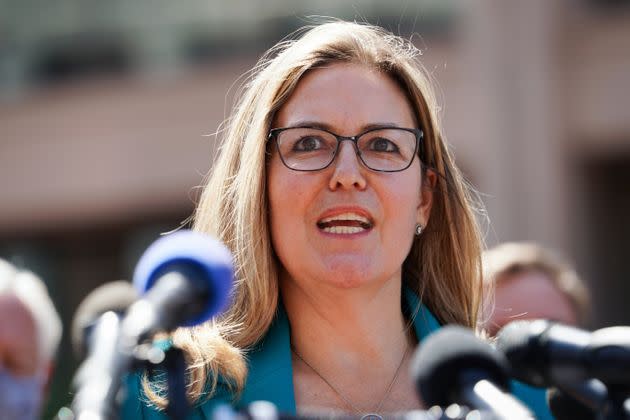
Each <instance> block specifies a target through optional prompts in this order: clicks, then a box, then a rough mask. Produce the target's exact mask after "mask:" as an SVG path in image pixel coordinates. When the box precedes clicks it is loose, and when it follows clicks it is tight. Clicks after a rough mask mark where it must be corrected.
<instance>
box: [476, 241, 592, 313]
mask: <svg viewBox="0 0 630 420" xmlns="http://www.w3.org/2000/svg"><path fill="white" fill-rule="evenodd" d="M482 260H483V273H484V274H483V277H484V283H485V285H486V287H487V288H488V290H490V289H491V288H496V287H497V285H498V284H499V283H500V282H501V281H505V280H506V279H507V278H508V276H511V275H515V274H520V273H523V272H528V271H540V272H541V273H543V274H545V275H546V276H547V277H548V278H549V280H550V281H551V283H552V284H553V286H554V287H555V288H556V289H558V290H559V291H560V292H561V293H562V294H563V295H565V296H566V297H567V298H568V299H569V301H570V302H571V306H572V307H573V309H574V311H575V314H576V315H577V320H578V322H579V323H580V324H584V323H586V321H587V319H588V317H589V315H590V312H591V303H590V296H589V292H588V289H587V288H586V285H585V284H584V282H583V281H582V280H581V279H580V277H579V276H578V274H577V272H576V271H575V269H574V268H573V267H572V266H571V265H570V264H569V263H568V262H567V261H566V260H564V259H563V258H561V257H560V256H559V255H558V254H557V253H555V252H553V251H551V250H549V249H546V248H544V247H542V246H540V245H537V244H535V243H533V242H506V243H503V244H500V245H497V246H496V247H494V248H491V249H488V250H487V251H485V252H484V253H483V257H482ZM486 303H488V304H490V305H491V304H492V302H491V300H490V299H488V301H487V302H486ZM491 311H492V308H488V309H487V312H488V313H491Z"/></svg>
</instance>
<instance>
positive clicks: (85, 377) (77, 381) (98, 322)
mask: <svg viewBox="0 0 630 420" xmlns="http://www.w3.org/2000/svg"><path fill="white" fill-rule="evenodd" d="M137 295H138V294H137V293H136V290H135V289H134V288H133V286H132V285H131V283H129V282H126V281H123V280H120V281H115V282H110V283H105V284H104V285H102V286H99V287H97V288H96V289H94V290H93V291H92V292H90V294H88V295H87V297H85V299H83V301H82V302H81V304H80V305H79V307H78V308H77V311H76V313H75V316H74V319H73V321H72V346H73V350H74V353H75V356H76V357H77V358H78V359H83V358H84V357H85V356H86V355H87V358H86V359H85V361H84V362H83V363H82V364H81V366H80V367H79V369H78V370H77V373H76V374H75V376H74V378H73V380H72V386H73V388H74V389H75V390H76V391H77V394H76V395H75V397H74V399H73V403H72V404H73V407H75V409H76V410H78V411H77V412H80V411H81V410H82V409H83V407H89V406H91V405H92V404H94V403H95V401H98V400H99V399H100V398H101V392H100V391H101V389H100V388H99V387H98V386H99V384H106V383H109V382H111V380H112V378H111V371H112V370H113V369H114V363H115V357H114V355H115V351H116V340H117V338H118V334H119V332H120V320H121V317H122V316H123V314H124V312H125V311H126V309H127V308H128V307H129V306H130V305H131V303H133V302H134V301H135V300H136V299H137Z"/></svg>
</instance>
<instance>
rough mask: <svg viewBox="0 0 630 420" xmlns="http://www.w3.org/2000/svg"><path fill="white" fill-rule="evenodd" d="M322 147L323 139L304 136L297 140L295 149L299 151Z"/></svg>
mask: <svg viewBox="0 0 630 420" xmlns="http://www.w3.org/2000/svg"><path fill="white" fill-rule="evenodd" d="M320 147H321V140H320V139H318V138H317V137H302V138H301V139H299V140H297V141H296V142H295V144H294V146H293V150H296V151H299V152H311V151H313V150H317V149H319V148H320Z"/></svg>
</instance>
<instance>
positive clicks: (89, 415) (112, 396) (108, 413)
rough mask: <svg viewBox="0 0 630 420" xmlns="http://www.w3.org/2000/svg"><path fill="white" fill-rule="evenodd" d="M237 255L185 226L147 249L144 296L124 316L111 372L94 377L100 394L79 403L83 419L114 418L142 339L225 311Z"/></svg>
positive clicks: (141, 278)
mask: <svg viewBox="0 0 630 420" xmlns="http://www.w3.org/2000/svg"><path fill="white" fill-rule="evenodd" d="M233 272H234V270H233V267H232V256H231V254H230V252H229V251H228V250H227V248H226V247H225V246H224V245H223V244H221V243H220V242H219V241H217V240H216V239H213V238H212V237H210V236H207V235H204V234H201V233H197V232H192V231H179V232H177V233H174V234H171V235H168V236H165V237H162V238H160V239H158V240H157V241H155V242H154V243H153V244H152V245H151V246H150V247H149V248H148V249H147V250H146V251H145V253H144V254H143V255H142V257H141V258H140V260H139V261H138V265H137V266H136V270H135V272H134V278H133V283H134V286H135V287H136V289H138V290H139V291H140V292H141V293H144V294H143V296H142V297H141V298H140V299H139V300H137V301H136V302H135V303H133V304H132V305H131V306H130V308H129V310H128V311H127V314H126V315H125V317H124V318H123V319H122V321H121V325H120V330H119V334H118V336H117V339H116V340H115V343H116V345H115V346H114V351H112V352H109V353H108V357H109V359H108V362H109V364H108V366H110V368H109V374H108V375H107V377H102V378H95V380H94V381H93V382H91V383H90V387H91V388H90V389H91V390H92V395H95V394H96V395H97V396H98V398H95V399H92V400H90V401H88V403H86V404H83V405H81V406H76V405H74V407H75V413H77V419H78V420H88V419H90V420H92V419H109V418H113V417H114V416H115V413H116V408H115V407H114V406H115V401H116V397H117V394H118V390H119V389H120V382H121V378H122V376H123V375H124V374H125V373H126V372H127V371H128V370H129V369H130V368H131V367H132V364H133V362H134V360H135V358H136V355H137V354H138V353H139V350H140V349H139V348H138V345H139V344H141V343H143V342H145V341H147V340H149V339H150V338H151V336H152V335H153V334H154V333H156V332H159V331H170V330H172V329H174V328H175V327H177V326H179V325H182V326H192V325H196V324H199V323H202V322H205V321H206V320H208V319H210V318H211V317H213V316H215V315H217V314H218V313H220V312H221V311H222V310H223V309H224V308H225V307H226V306H227V304H228V300H229V294H230V291H231V287H232V277H233Z"/></svg>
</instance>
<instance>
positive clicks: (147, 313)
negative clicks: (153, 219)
mask: <svg viewBox="0 0 630 420" xmlns="http://www.w3.org/2000/svg"><path fill="white" fill-rule="evenodd" d="M233 276H234V269H233V267H232V254H231V253H230V251H228V249H227V248H226V247H225V246H224V245H223V244H222V243H221V242H219V241H217V240H215V239H213V238H211V237H209V236H207V235H204V234H202V233H198V232H193V231H189V230H182V231H179V232H176V233H173V234H171V235H168V236H164V237H162V238H160V239H158V240H157V241H155V242H154V243H153V244H152V245H151V246H150V247H149V248H148V249H147V250H146V252H145V253H144V254H143V255H142V257H141V258H140V260H139V261H138V265H137V266H136V270H135V272H134V275H133V284H134V286H135V287H136V289H138V291H139V292H140V293H142V294H143V296H142V298H141V299H140V300H139V301H137V302H136V303H134V304H133V305H132V306H131V308H129V313H128V314H127V316H126V317H125V319H124V322H123V335H124V336H125V337H126V338H127V339H132V340H134V343H133V344H137V343H138V342H140V341H141V340H143V339H145V338H148V336H150V335H151V334H153V333H156V332H158V331H169V330H172V329H173V328H175V327H177V326H180V325H181V326H194V325H197V324H201V323H203V322H205V321H207V320H209V319H210V318H212V317H213V316H214V315H216V314H218V313H220V312H222V311H223V310H224V309H225V308H226V307H227V305H228V301H229V295H230V292H231V289H232V278H233Z"/></svg>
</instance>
